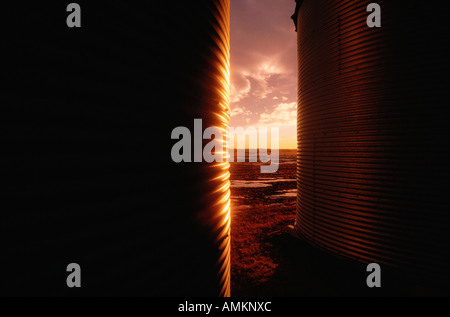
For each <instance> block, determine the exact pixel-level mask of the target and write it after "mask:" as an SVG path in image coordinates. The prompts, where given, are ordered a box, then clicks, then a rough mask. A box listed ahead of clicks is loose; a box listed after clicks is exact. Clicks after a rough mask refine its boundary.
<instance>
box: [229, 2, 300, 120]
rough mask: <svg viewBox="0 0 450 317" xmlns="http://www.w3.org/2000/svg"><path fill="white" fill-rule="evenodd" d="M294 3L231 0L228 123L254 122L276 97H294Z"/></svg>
mask: <svg viewBox="0 0 450 317" xmlns="http://www.w3.org/2000/svg"><path fill="white" fill-rule="evenodd" d="M294 8H295V2H294V1H293V0H277V1H273V0H258V1H255V0H239V1H237V0H234V1H232V2H231V100H232V104H231V109H232V111H233V114H234V115H233V116H232V125H234V126H248V125H256V124H258V123H259V121H260V117H261V115H262V114H265V113H268V112H271V111H274V110H275V108H276V107H278V105H279V104H280V101H282V102H283V103H290V102H294V101H295V100H296V96H297V49H296V33H295V31H294V24H293V23H292V21H291V20H290V16H291V15H292V13H293V12H294ZM233 109H236V110H233ZM239 109H246V110H247V112H245V113H244V112H241V111H240V110H239ZM264 120H265V121H269V118H268V117H267V118H265V119H264ZM267 123H269V122H267Z"/></svg>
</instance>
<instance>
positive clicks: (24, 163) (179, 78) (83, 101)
mask: <svg viewBox="0 0 450 317" xmlns="http://www.w3.org/2000/svg"><path fill="white" fill-rule="evenodd" d="M78 3H79V4H80V6H81V28H69V27H68V26H67V25H66V18H67V16H68V15H69V13H68V12H66V6H67V3H58V4H57V3H56V2H45V3H43V2H41V1H40V2H39V3H33V4H26V5H24V4H11V5H7V6H5V7H4V10H5V18H4V19H2V22H3V23H6V25H7V26H5V27H4V28H2V30H3V31H5V34H4V36H3V43H4V47H5V50H4V53H5V54H6V55H7V56H6V57H5V55H4V61H7V62H6V64H7V65H4V67H3V72H4V73H5V74H6V76H7V77H8V79H9V80H8V87H6V89H5V94H3V96H2V98H3V102H2V103H3V105H4V106H2V109H1V110H0V112H1V113H0V117H1V120H2V128H4V129H5V130H4V132H5V133H3V132H2V147H3V150H2V154H1V156H0V160H1V161H0V163H1V168H2V177H1V184H2V188H1V192H0V195H1V204H2V206H1V210H2V220H1V223H2V230H1V235H2V239H1V240H2V242H4V244H2V252H1V255H0V257H1V259H0V260H1V261H0V262H1V263H0V265H1V267H2V272H4V273H5V274H6V276H3V278H2V283H1V286H0V292H1V293H2V294H7V295H39V296H44V295H58V296H59V295H100V296H103V295H105V296H106V295H113V296H115V295H139V296H143V295H146V296H147V295H148V296H228V295H230V282H229V280H230V238H229V228H230V219H229V172H228V167H229V166H228V165H227V164H221V163H217V164H216V163H215V164H207V163H181V164H177V163H175V162H174V161H173V160H172V158H171V149H172V146H173V145H174V144H175V143H176V142H177V141H176V140H172V139H171V133H172V131H173V129H175V128H177V127H187V128H189V129H190V131H191V132H192V134H194V119H202V120H203V128H204V129H206V128H207V127H211V126H216V127H220V128H222V129H224V128H226V127H227V125H228V121H229V58H230V55H229V49H230V47H229V32H230V29H229V28H230V26H229V10H230V3H229V0H198V1H197V0H196V1H181V2H180V1H177V2H173V1H147V2H145V3H139V4H137V3H136V2H133V3H128V2H127V3H125V2H124V1H115V0H113V1H109V2H108V3H107V5H104V4H99V3H97V4H94V3H92V1H90V2H89V3H88V2H83V1H81V2H78ZM8 66H12V67H8ZM2 131H3V130H2ZM192 137H194V135H192ZM69 263H78V264H80V265H81V268H82V287H81V289H79V290H76V289H69V288H68V287H67V285H66V278H67V275H68V274H69V273H67V272H66V267H67V265H68V264H69ZM6 272H8V273H6Z"/></svg>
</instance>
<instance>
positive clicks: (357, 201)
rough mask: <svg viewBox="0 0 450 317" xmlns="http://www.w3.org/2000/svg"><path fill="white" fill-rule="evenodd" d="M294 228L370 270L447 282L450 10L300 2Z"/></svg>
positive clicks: (391, 3)
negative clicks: (375, 9) (371, 23)
mask: <svg viewBox="0 0 450 317" xmlns="http://www.w3.org/2000/svg"><path fill="white" fill-rule="evenodd" d="M297 2H298V7H297V11H296V12H297V14H296V15H294V20H296V22H297V29H298V62H299V66H298V67H299V69H298V72H299V75H298V76H299V77H298V198H297V219H296V224H295V228H296V230H297V231H298V233H299V234H300V235H302V236H304V237H305V238H306V239H307V240H308V241H309V242H311V243H312V244H314V245H316V246H318V247H320V248H323V249H325V250H327V251H330V252H332V253H335V254H339V255H342V256H345V257H349V258H353V259H357V260H360V261H363V262H377V263H379V264H385V265H388V266H391V267H397V268H400V269H402V270H407V271H415V272H418V273H419V274H420V275H421V276H432V279H434V280H439V279H441V278H442V279H447V280H448V278H449V273H448V268H449V267H450V247H449V241H450V204H449V200H448V197H449V196H448V195H449V189H450V186H449V179H450V178H449V176H450V174H449V162H450V160H449V158H450V157H449V154H448V153H449V151H448V146H449V144H450V143H449V140H450V138H449V135H450V133H449V123H448V118H449V116H448V113H449V112H448V107H449V102H448V98H447V94H448V88H449V81H448V74H449V73H448V71H449V68H448V62H447V60H448V49H444V47H450V46H449V35H450V33H449V27H448V23H446V22H445V21H446V20H445V12H448V5H447V4H445V5H444V4H443V5H437V4H430V3H427V2H424V1H408V2H398V1H395V3H394V1H377V3H378V4H379V5H380V6H381V8H382V27H381V28H369V27H368V26H367V25H366V18H367V17H368V15H369V13H368V12H366V8H367V5H368V4H369V3H370V2H368V1H354V0H351V1H337V0H333V1H325V0H314V1H312V0H304V1H297Z"/></svg>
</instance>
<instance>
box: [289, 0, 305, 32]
mask: <svg viewBox="0 0 450 317" xmlns="http://www.w3.org/2000/svg"><path fill="white" fill-rule="evenodd" d="M295 2H296V6H295V12H294V14H293V15H292V16H291V19H292V20H293V21H294V24H295V32H297V22H298V21H297V19H298V12H299V11H300V7H301V6H302V3H303V0H295Z"/></svg>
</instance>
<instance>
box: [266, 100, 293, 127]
mask: <svg viewBox="0 0 450 317" xmlns="http://www.w3.org/2000/svg"><path fill="white" fill-rule="evenodd" d="M296 124H297V103H296V102H291V103H280V104H278V105H277V106H275V108H274V109H273V110H271V111H269V112H266V113H262V114H261V115H260V119H259V125H270V126H285V125H296Z"/></svg>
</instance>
